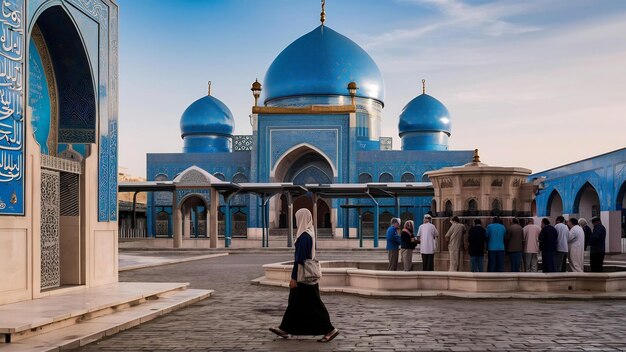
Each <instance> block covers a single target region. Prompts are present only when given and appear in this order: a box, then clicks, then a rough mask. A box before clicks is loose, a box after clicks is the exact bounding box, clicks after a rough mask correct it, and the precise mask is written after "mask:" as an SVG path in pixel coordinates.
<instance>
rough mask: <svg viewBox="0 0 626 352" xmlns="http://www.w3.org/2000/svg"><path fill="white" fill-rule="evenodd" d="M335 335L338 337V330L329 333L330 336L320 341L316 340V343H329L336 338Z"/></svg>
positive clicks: (325, 336)
mask: <svg viewBox="0 0 626 352" xmlns="http://www.w3.org/2000/svg"><path fill="white" fill-rule="evenodd" d="M337 335H339V330H337V329H335V330H333V331H331V332H330V335H324V337H322V338H321V339H319V340H317V342H330V341H332V340H333V339H334V338H335V337H337Z"/></svg>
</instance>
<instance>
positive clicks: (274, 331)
mask: <svg viewBox="0 0 626 352" xmlns="http://www.w3.org/2000/svg"><path fill="white" fill-rule="evenodd" d="M270 331H271V332H273V333H274V334H276V335H278V336H280V337H282V338H283V339H286V338H289V334H288V333H286V332H284V331H282V330H281V329H279V328H270Z"/></svg>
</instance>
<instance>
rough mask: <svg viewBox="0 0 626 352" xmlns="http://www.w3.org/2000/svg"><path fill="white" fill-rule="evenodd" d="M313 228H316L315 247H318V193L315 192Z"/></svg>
mask: <svg viewBox="0 0 626 352" xmlns="http://www.w3.org/2000/svg"><path fill="white" fill-rule="evenodd" d="M312 215H313V229H314V230H315V249H317V225H318V224H317V194H315V193H313V214H312Z"/></svg>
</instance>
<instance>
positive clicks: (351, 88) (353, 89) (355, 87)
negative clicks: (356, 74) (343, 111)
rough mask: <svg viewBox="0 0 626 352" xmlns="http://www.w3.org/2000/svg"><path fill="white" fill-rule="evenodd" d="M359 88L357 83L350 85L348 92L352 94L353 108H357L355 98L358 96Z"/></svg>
mask: <svg viewBox="0 0 626 352" xmlns="http://www.w3.org/2000/svg"><path fill="white" fill-rule="evenodd" d="M357 89H359V87H357V86H356V82H350V83H348V92H349V93H350V98H352V106H356V102H355V101H354V97H355V96H356V90H357Z"/></svg>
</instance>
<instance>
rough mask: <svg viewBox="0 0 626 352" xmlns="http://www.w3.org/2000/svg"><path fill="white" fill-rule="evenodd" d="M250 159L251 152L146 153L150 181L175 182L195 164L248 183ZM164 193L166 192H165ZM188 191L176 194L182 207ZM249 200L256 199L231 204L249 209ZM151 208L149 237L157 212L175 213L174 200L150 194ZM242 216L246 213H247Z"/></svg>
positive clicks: (238, 199) (151, 233)
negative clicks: (242, 205) (179, 175)
mask: <svg viewBox="0 0 626 352" xmlns="http://www.w3.org/2000/svg"><path fill="white" fill-rule="evenodd" d="M250 157H251V152H249V151H241V152H236V153H228V152H226V153H188V154H187V153H165V154H156V153H150V154H147V175H146V176H147V180H148V181H154V180H155V179H157V177H158V180H162V181H163V180H173V179H174V178H176V176H178V174H180V173H181V172H183V171H185V170H186V169H187V168H189V167H190V166H192V165H196V166H198V167H199V168H201V169H203V170H206V171H207V172H209V173H211V174H215V173H221V174H223V175H224V176H225V179H226V180H229V181H234V182H237V181H240V182H242V181H245V180H249V179H251V177H250V175H251V171H250V162H251V160H250ZM163 193H165V192H163ZM188 193H189V192H187V193H185V194H177V201H178V204H180V201H181V199H182V197H183V196H185V195H187V194H188ZM157 196H159V197H160V198H159V199H160V202H158V201H157ZM249 198H253V197H235V198H234V199H233V201H232V204H236V205H239V204H241V203H242V202H245V203H246V207H247V206H248V204H250V203H249ZM167 199H170V203H169V204H166V202H167ZM205 199H206V201H207V203H208V202H209V198H208V197H205ZM147 202H148V207H147V208H148V209H147V211H146V213H147V217H148V219H147V223H148V228H147V230H148V234H149V235H150V236H154V222H155V221H156V214H157V212H158V211H161V210H165V211H166V212H168V213H169V214H170V215H171V213H172V210H171V198H170V197H165V195H164V194H162V195H153V194H152V193H151V192H150V193H148V200H147ZM220 203H221V204H223V203H224V202H223V200H221V199H220ZM243 213H247V211H246V210H244V211H243ZM248 223H249V224H250V219H249V218H248Z"/></svg>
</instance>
